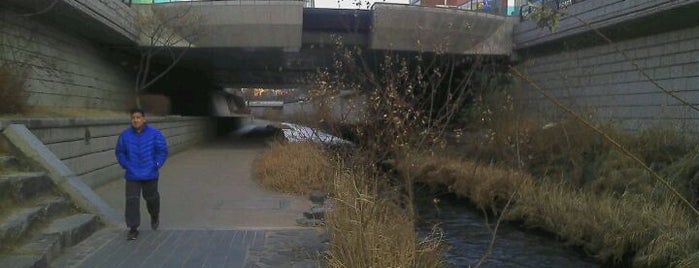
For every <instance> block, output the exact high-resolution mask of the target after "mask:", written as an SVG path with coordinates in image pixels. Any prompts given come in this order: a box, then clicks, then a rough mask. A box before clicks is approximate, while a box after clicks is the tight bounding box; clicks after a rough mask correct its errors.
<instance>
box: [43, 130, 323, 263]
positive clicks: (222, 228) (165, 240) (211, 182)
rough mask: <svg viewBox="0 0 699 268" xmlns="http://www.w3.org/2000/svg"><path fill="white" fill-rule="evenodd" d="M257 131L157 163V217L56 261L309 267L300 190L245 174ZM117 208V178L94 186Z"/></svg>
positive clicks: (311, 244)
mask: <svg viewBox="0 0 699 268" xmlns="http://www.w3.org/2000/svg"><path fill="white" fill-rule="evenodd" d="M265 147H266V145H265V140H263V139H259V138H258V139H237V140H232V139H221V140H217V141H214V142H211V143H208V144H203V145H200V146H198V147H195V148H192V149H189V150H187V151H184V152H181V153H179V154H176V155H173V156H171V157H170V158H169V159H168V161H167V162H166V164H165V166H164V167H163V169H162V171H161V180H160V183H159V186H160V195H161V224H160V229H159V230H157V231H151V230H150V226H149V221H148V219H149V217H148V214H147V212H146V209H145V204H144V202H141V205H142V208H141V213H142V217H141V219H142V222H141V228H139V229H140V231H141V235H140V236H139V238H138V239H137V240H136V241H127V240H126V239H125V238H126V236H125V235H126V228H123V229H107V230H103V231H101V232H100V233H97V234H95V235H93V236H92V237H90V238H89V239H87V240H86V241H84V242H83V243H81V244H79V245H77V246H76V247H74V248H71V249H70V250H69V251H68V252H67V253H66V254H64V255H63V256H62V257H61V258H59V259H58V260H57V261H55V262H54V263H53V266H55V267H315V266H316V265H317V262H318V258H319V257H318V256H319V255H318V254H319V252H321V251H323V248H324V244H323V242H322V240H323V238H322V237H323V234H322V232H321V231H322V230H318V229H315V228H302V227H298V226H297V225H296V223H295V220H296V219H298V218H301V217H303V215H302V212H303V210H306V209H308V208H310V206H311V203H310V201H308V200H307V198H304V197H300V196H294V195H287V194H279V193H275V192H271V191H267V190H265V189H262V188H261V187H260V186H258V185H257V184H256V183H255V182H254V181H252V179H251V165H252V161H253V160H254V158H255V157H256V156H257V155H258V154H259V153H261V152H262V150H264V148H265ZM96 191H97V193H98V194H99V195H100V196H101V197H102V198H103V199H105V201H106V202H107V203H109V204H110V205H112V206H113V207H114V208H115V209H117V210H118V211H120V212H123V209H124V182H123V181H121V180H119V181H115V182H113V183H109V184H107V185H104V186H102V187H100V188H98V189H97V190H96Z"/></svg>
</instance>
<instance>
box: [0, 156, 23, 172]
mask: <svg viewBox="0 0 699 268" xmlns="http://www.w3.org/2000/svg"><path fill="white" fill-rule="evenodd" d="M18 165H19V162H18V161H17V158H16V157H14V156H11V155H0V171H2V170H8V169H10V170H11V169H16V168H18Z"/></svg>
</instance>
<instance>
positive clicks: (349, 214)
mask: <svg viewBox="0 0 699 268" xmlns="http://www.w3.org/2000/svg"><path fill="white" fill-rule="evenodd" d="M375 183H376V182H375V181H372V180H371V179H369V178H368V176H363V175H361V174H347V173H345V174H339V175H338V176H337V179H336V180H335V190H334V192H335V193H336V197H335V198H334V199H333V200H332V202H333V205H334V206H333V210H332V211H331V213H330V214H329V215H328V219H327V226H328V228H329V232H330V237H331V239H330V250H329V252H328V257H327V264H328V267H440V266H441V265H442V261H443V257H442V253H443V250H444V249H443V246H442V236H441V233H439V232H437V231H435V232H433V234H432V235H431V236H429V237H427V238H424V239H421V238H419V237H418V236H417V234H416V232H415V222H414V219H413V218H411V217H410V216H409V213H407V212H406V211H405V210H406V208H404V207H403V206H402V205H401V204H400V203H399V200H401V199H400V198H399V197H398V196H397V195H396V194H387V193H385V192H380V191H379V189H377V188H378V187H376V184H375Z"/></svg>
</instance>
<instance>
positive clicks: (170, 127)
mask: <svg viewBox="0 0 699 268" xmlns="http://www.w3.org/2000/svg"><path fill="white" fill-rule="evenodd" d="M11 121H12V123H19V124H24V125H26V126H27V128H28V129H30V130H31V132H32V133H33V134H34V135H35V136H36V137H37V138H38V139H39V140H41V141H42V142H43V143H44V144H45V145H46V147H48V148H49V149H50V150H51V152H53V153H54V154H55V155H56V156H57V157H58V158H59V159H61V161H63V163H64V164H66V166H68V167H69V168H70V169H71V170H72V171H73V172H75V174H76V175H78V176H80V177H81V178H82V180H83V182H85V184H87V185H89V186H90V187H93V188H95V187H98V186H100V185H103V184H105V183H108V182H110V181H113V180H115V179H119V178H121V177H122V176H123V175H124V171H123V170H122V168H121V167H120V166H119V164H118V163H117V160H116V156H115V154H114V148H115V146H116V143H117V140H118V137H119V134H120V133H121V132H122V131H123V130H124V129H126V128H128V127H129V124H130V122H129V120H128V119H126V118H54V119H16V120H11ZM9 123H10V122H4V123H3V124H5V125H7V124H9ZM148 123H149V124H150V125H152V126H154V127H156V128H158V129H160V130H161V131H162V132H163V135H165V138H166V139H167V143H168V147H169V149H170V155H172V154H174V153H177V152H179V151H182V150H184V149H186V148H188V147H190V146H192V145H194V144H196V143H198V142H201V141H204V140H205V139H207V138H209V137H212V135H213V124H212V121H211V120H210V119H209V118H206V117H181V116H165V117H156V116H149V117H148Z"/></svg>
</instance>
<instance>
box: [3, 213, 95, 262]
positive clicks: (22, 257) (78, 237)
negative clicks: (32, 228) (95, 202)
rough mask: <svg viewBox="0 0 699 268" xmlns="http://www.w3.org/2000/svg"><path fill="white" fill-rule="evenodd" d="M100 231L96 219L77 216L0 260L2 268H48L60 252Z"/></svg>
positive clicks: (57, 223)
mask: <svg viewBox="0 0 699 268" xmlns="http://www.w3.org/2000/svg"><path fill="white" fill-rule="evenodd" d="M98 228H99V222H98V220H97V216H95V215H93V214H75V215H71V216H67V217H63V218H59V219H56V220H54V221H53V222H51V224H49V225H48V226H47V227H46V228H45V229H44V230H42V232H41V233H40V234H39V235H37V236H36V237H34V238H33V239H31V240H30V241H29V242H28V243H26V244H24V245H22V246H21V247H19V248H18V249H16V250H14V251H12V252H9V253H8V254H6V255H4V256H1V257H0V267H18V268H23V267H49V264H50V263H51V261H52V260H54V259H56V257H58V256H59V255H60V254H61V252H62V251H63V250H64V249H65V248H67V247H71V246H74V245H76V244H78V243H79V242H81V241H83V240H84V239H85V238H87V237H89V236H90V235H92V234H93V233H94V232H95V231H96V230H97V229H98Z"/></svg>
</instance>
